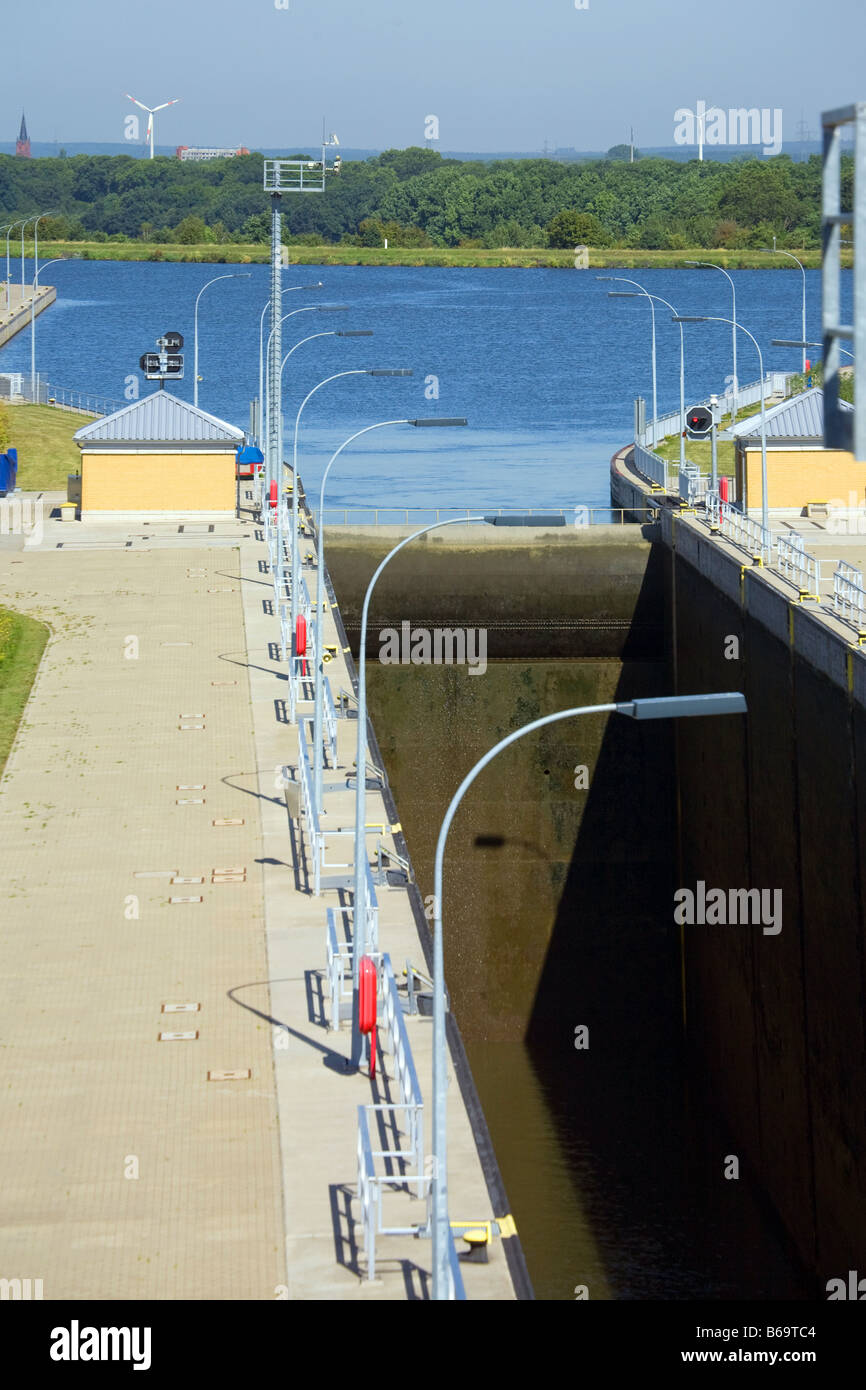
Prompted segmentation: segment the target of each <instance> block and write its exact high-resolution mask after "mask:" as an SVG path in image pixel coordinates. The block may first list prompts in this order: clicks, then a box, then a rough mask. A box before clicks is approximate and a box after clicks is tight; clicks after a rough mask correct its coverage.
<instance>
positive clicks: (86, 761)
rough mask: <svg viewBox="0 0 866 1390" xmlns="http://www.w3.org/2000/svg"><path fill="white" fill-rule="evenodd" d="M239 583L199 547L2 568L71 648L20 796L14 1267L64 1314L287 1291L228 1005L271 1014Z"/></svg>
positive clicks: (4, 1165)
mask: <svg viewBox="0 0 866 1390" xmlns="http://www.w3.org/2000/svg"><path fill="white" fill-rule="evenodd" d="M63 529H64V531H65V530H68V529H69V528H63ZM236 570H237V563H236V560H235V558H234V555H233V553H232V551H231V550H214V549H192V548H190V547H189V546H188V545H187V546H186V547H185V548H183V549H181V550H176V551H174V552H170V551H168V550H160V551H159V552H155V553H153V554H149V553H147V552H146V551H132V552H127V553H123V552H118V551H80V552H76V553H73V554H70V553H64V552H63V551H59V552H58V551H55V552H54V553H50V552H48V553H46V552H38V553H29V554H28V553H27V552H26V551H18V552H17V553H15V552H11V551H7V552H4V553H3V554H2V555H0V600H2V601H4V602H7V603H11V604H13V605H14V606H15V607H16V608H18V609H20V610H23V611H26V612H29V613H33V614H35V615H36V616H39V617H42V618H44V619H46V620H47V621H48V622H50V623H51V625H52V627H53V630H54V635H53V637H52V640H51V642H50V644H49V646H48V649H47V652H46V655H45V658H44V661H43V665H42V668H41V671H40V674H39V676H38V679H37V683H36V686H35V689H34V692H33V696H32V698H31V701H30V704H29V706H28V708H27V710H26V712H25V719H24V726H23V728H22V729H21V731H20V735H19V739H18V741H17V745H16V746H15V748H14V749H13V752H12V754H11V757H10V761H9V764H8V766H7V772H6V775H5V777H4V779H3V782H2V784H0V835H2V841H3V865H4V878H5V881H6V903H5V905H4V913H3V928H2V932H0V978H2V981H3V985H2V990H3V996H4V998H3V1008H2V1044H3V1061H4V1067H3V1070H4V1076H5V1083H4V1088H3V1100H2V1107H0V1109H2V1122H0V1275H2V1276H3V1277H7V1278H12V1277H33V1278H42V1279H43V1280H44V1294H45V1297H46V1298H130V1299H132V1298H170V1299H210V1298H217V1299H229V1298H230V1299H252V1298H255V1299H262V1298H264V1299H267V1298H273V1297H274V1289H275V1287H276V1286H278V1285H282V1284H284V1283H285V1268H284V1263H283V1251H282V1242H281V1240H280V1228H281V1224H282V1212H281V1193H280V1175H279V1163H278V1135H277V1129H276V1110H275V1100H274V1081H273V1065H272V1061H271V1048H270V1036H269V1030H268V1028H267V1027H266V1026H265V1025H264V1024H263V1023H262V1020H261V1018H260V1017H259V1016H258V1015H257V1014H256V1013H254V1012H252V1011H251V1010H250V1008H248V1007H242V1006H241V1004H240V1003H239V1002H235V999H234V998H232V997H230V996H229V990H236V991H238V995H239V998H240V1000H242V1001H243V1003H244V1004H248V1005H253V1006H255V1005H258V1006H260V1007H263V1008H264V1010H265V1011H267V995H268V990H267V984H266V977H267V972H266V965H265V955H264V942H263V935H262V883H261V869H260V865H259V862H258V861H259V858H260V852H259V846H260V838H259V826H258V815H257V812H256V803H255V800H254V798H251V796H250V792H249V787H250V782H251V781H254V779H255V754H254V749H253V743H252V737H251V729H250V721H249V690H248V684H247V674H246V664H245V655H244V634H243V614H242V608H241V596H240V594H239V592H238V585H237V582H236V581H235V580H234V578H233V576H234V575H235V573H236ZM135 640H137V642H138V655H137V658H134V657H133V658H131V657H129V656H128V655H127V653H128V652H133V651H134V650H135V648H134V646H133V645H132V644H133V642H134V641H135ZM226 681H230V682H232V684H216V683H215V682H226ZM199 724H200V725H203V727H202V728H197V727H195V726H196V725H199ZM182 725H189V726H191V727H190V728H188V729H183V728H182V727H181V726H182ZM194 783H204V784H205V786H204V788H203V789H202V790H182V789H180V788H182V787H183V786H184V784H194ZM199 798H201V799H202V800H201V804H196V802H197V801H198V799H199ZM185 800H188V801H189V802H190V803H192V804H178V803H180V802H182V801H185ZM218 818H224V819H235V818H237V819H240V820H242V821H243V824H241V825H239V826H215V825H214V824H213V821H214V820H215V819H218ZM229 868H231V869H235V868H241V869H245V870H246V877H245V881H234V880H232V881H228V882H213V881H212V880H213V873H214V870H218V869H229ZM170 871H174V874H175V875H176V876H180V877H186V878H190V879H193V880H198V881H197V882H192V883H188V884H181V883H177V884H172V883H171V880H170ZM142 873H149V874H155V873H159V874H161V875H162V876H161V877H136V875H137V874H142ZM171 897H178V898H186V897H201V899H202V901H201V902H193V903H189V902H179V903H176V904H174V905H169V899H170V898H171ZM180 1003H197V1004H199V1005H200V1010H199V1011H198V1012H196V1013H174V1014H166V1013H162V1012H161V1008H162V1006H163V1005H164V1004H180ZM194 1030H198V1032H199V1038H198V1039H197V1040H195V1041H172V1042H169V1041H166V1042H158V1041H157V1037H158V1034H159V1033H160V1032H163V1031H165V1032H175V1031H177V1032H185V1031H194ZM246 1068H249V1069H250V1070H251V1073H252V1076H251V1080H249V1081H223V1082H219V1081H210V1082H209V1081H208V1079H207V1076H208V1071H209V1069H246ZM136 1167H137V1176H130V1175H131V1174H135V1172H136Z"/></svg>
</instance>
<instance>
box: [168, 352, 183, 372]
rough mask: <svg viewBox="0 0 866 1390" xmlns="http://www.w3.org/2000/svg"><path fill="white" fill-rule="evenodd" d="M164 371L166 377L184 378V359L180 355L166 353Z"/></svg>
mask: <svg viewBox="0 0 866 1390" xmlns="http://www.w3.org/2000/svg"><path fill="white" fill-rule="evenodd" d="M164 371H165V375H166V376H178V377H179V376H183V358H182V357H181V356H180V354H179V353H174V352H169V353H166V357H165V369H164Z"/></svg>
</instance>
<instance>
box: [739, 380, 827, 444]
mask: <svg viewBox="0 0 866 1390" xmlns="http://www.w3.org/2000/svg"><path fill="white" fill-rule="evenodd" d="M839 405H840V408H841V409H842V410H853V409H854V407H853V406H852V405H851V404H850V402H849V401H840V402H839ZM765 415H766V428H767V438H768V439H804V440H805V439H815V440H820V441H821V442H822V443H823V440H824V392H823V390H822V389H821V387H820V386H813V387H812V388H811V389H810V390H808V391H801V393H800V395H799V396H793V397H792V398H791V400H789V401H781V402H780V404H779V405H773V406H770V408H769V410H767V411H766V412H765ZM760 437H761V416H760V412H759V413H758V414H757V415H749V416H747V417H746V419H745V420H738V421H737V423H736V424H735V425H731V426H729V427H728V428H727V429H726V430H723V431H722V432H721V433H720V435H719V438H720V439H750V440H751V439H760Z"/></svg>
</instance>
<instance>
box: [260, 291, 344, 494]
mask: <svg viewBox="0 0 866 1390" xmlns="http://www.w3.org/2000/svg"><path fill="white" fill-rule="evenodd" d="M348 308H349V306H348V304H306V305H304V307H303V309H291V310H290V311H289V312H288V313H287V314H283V317H282V318H281V319H280V323H279V327H282V325H283V324H284V323H285V322H286V320H287V319H291V318H294V316H295V314H337V313H343V312H344V311H347V310H348ZM276 331H277V328H276V326H274V327H273V328H272V329H271V331H270V333H269V334H268V340H267V345H266V347H265V356H266V357H268V358H270V355H271V343H272V342H273V339H274V334H275V333H276ZM276 423H277V435H278V444H277V454H278V457H277V458H276V459H268V462H267V467H266V476H267V480H268V483H272V482H273V481H274V479H277V478H279V479H280V481H282V479H281V477H280V475H281V474H282V471H283V470H282V452H283V422H282V420H278V421H277V422H276ZM270 424H271V402H270V399H268V410H267V417H266V419H265V428H266V430H267V431H268V433H267V434H266V436H265V438H266V441H268V442H269V439H270ZM265 457H266V458H267V455H265Z"/></svg>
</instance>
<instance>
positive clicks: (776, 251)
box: [758, 237, 806, 377]
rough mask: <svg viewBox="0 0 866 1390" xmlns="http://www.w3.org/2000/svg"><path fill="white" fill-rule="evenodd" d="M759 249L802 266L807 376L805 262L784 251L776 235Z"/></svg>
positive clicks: (804, 362) (804, 360)
mask: <svg viewBox="0 0 866 1390" xmlns="http://www.w3.org/2000/svg"><path fill="white" fill-rule="evenodd" d="M758 249H759V250H760V251H763V253H764V255H765V256H787V257H788V260H789V261H793V262H794V264H795V265H798V266H799V267H800V272H801V274H802V276H803V304H802V314H801V318H802V328H803V343H802V346H803V376H804V377H805V375H806V267H805V266H804V264H803V262H802V261H800V260H798V259H797V257H796V256H795V255H793V254H792V252H790V251H783V250H782V248H781V246H777V245H776V238H775V237H773V245H772V246H761V247H759V248H758Z"/></svg>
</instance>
